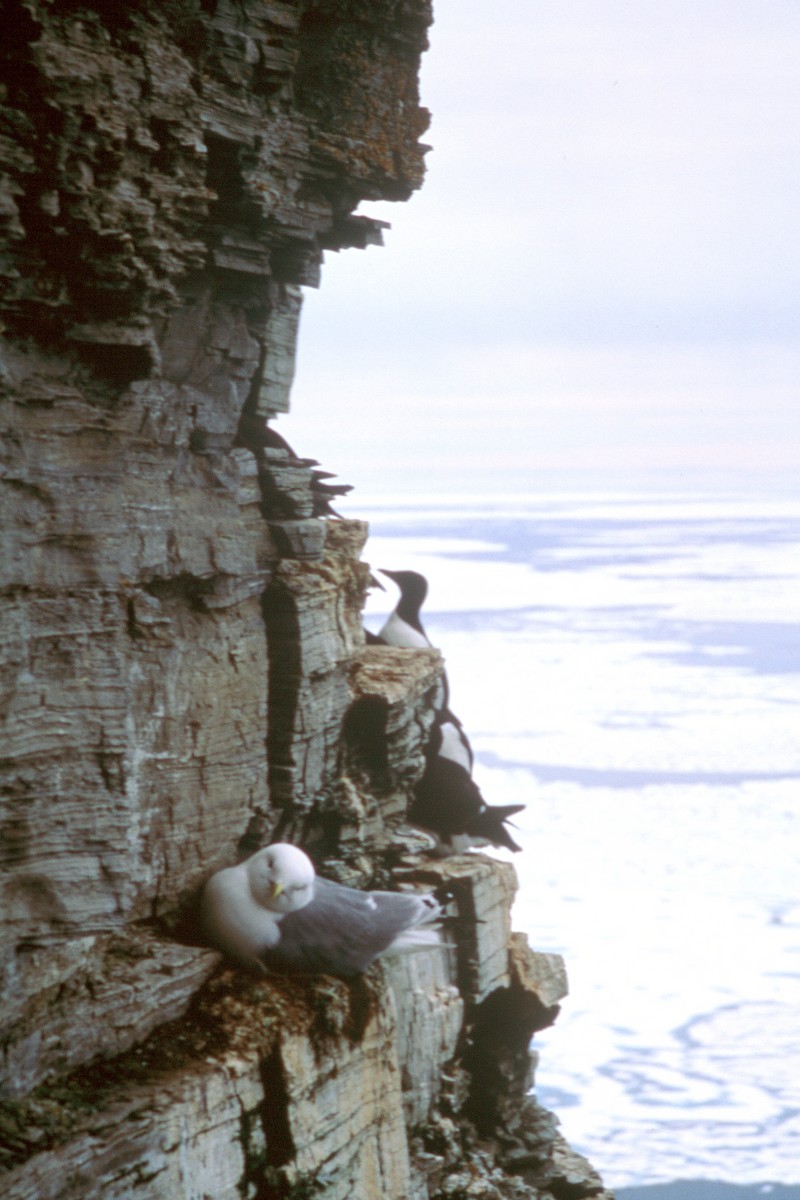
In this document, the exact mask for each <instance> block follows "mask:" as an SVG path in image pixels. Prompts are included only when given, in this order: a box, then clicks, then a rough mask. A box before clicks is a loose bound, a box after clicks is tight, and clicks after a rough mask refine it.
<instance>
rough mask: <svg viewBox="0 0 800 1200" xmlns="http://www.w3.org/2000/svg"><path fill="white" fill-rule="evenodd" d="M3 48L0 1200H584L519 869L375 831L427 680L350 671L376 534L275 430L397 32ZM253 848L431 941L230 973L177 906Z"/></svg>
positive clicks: (274, 11)
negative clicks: (523, 920) (406, 918)
mask: <svg viewBox="0 0 800 1200" xmlns="http://www.w3.org/2000/svg"><path fill="white" fill-rule="evenodd" d="M2 20H3V30H4V37H3V39H2V47H1V48H0V58H2V66H3V70H2V86H3V99H4V105H3V111H2V116H0V165H1V166H2V170H3V176H2V181H1V182H0V276H2V282H3V286H2V297H1V298H0V310H2V311H1V315H2V320H3V333H4V336H3V340H2V349H1V350H0V385H1V386H2V396H1V397H0V408H1V409H2V431H3V432H2V460H1V463H0V482H1V483H2V495H3V521H2V526H1V528H0V538H2V544H1V549H2V564H1V566H0V570H1V571H2V576H1V578H0V587H1V588H2V598H3V604H2V615H1V616H0V620H1V621H2V642H1V646H2V649H1V655H2V657H1V658H0V668H1V671H2V674H1V675H0V679H1V680H2V684H1V688H2V691H1V692H0V696H1V698H2V699H1V703H2V718H3V732H2V757H1V758H0V804H1V805H2V807H1V809H0V832H1V833H2V838H1V839H0V855H2V878H1V880H0V904H2V944H1V945H0V999H1V1000H2V1003H0V1085H1V1086H2V1098H3V1099H2V1105H1V1106H0V1170H1V1171H2V1176H1V1178H2V1183H1V1184H0V1186H2V1194H3V1196H4V1197H6V1198H7V1200H22V1198H23V1197H24V1198H29V1200H34V1198H35V1200H49V1198H52V1200H56V1198H59V1200H68V1198H72V1197H75V1198H76V1200H77V1198H78V1197H81V1198H83V1197H86V1196H87V1195H92V1196H103V1197H109V1198H112V1200H123V1198H126V1200H127V1198H129V1197H130V1198H131V1200H133V1198H134V1197H135V1198H137V1200H147V1198H149V1197H152V1198H153V1200H155V1198H156V1197H158V1198H160V1200H163V1198H164V1197H176V1198H178V1197H181V1198H183V1197H192V1198H194V1197H197V1198H198V1200H199V1198H200V1197H210V1198H213V1200H227V1198H228V1197H230V1198H231V1200H234V1198H237V1200H239V1198H242V1197H251V1198H254V1200H269V1198H271V1197H275V1198H278V1197H290V1196H294V1197H300V1196H306V1197H308V1196H314V1195H319V1196H325V1197H331V1198H333V1200H336V1198H338V1197H341V1198H342V1200H345V1198H348V1200H349V1198H350V1197H353V1196H359V1197H373V1196H375V1197H378V1196H386V1197H390V1198H392V1200H394V1198H396V1200H401V1198H403V1200H405V1198H406V1197H408V1198H413V1200H436V1198H439V1197H441V1198H442V1200H443V1198H444V1197H450V1198H452V1200H455V1198H456V1197H460V1196H475V1197H478V1196H480V1197H486V1198H489V1197H494V1196H497V1197H505V1196H509V1197H510V1196H529V1197H536V1196H538V1197H548V1196H553V1197H564V1198H566V1200H577V1198H579V1197H582V1196H595V1195H597V1196H599V1195H601V1194H603V1192H602V1184H601V1182H600V1180H599V1179H598V1178H597V1177H596V1175H595V1174H594V1173H593V1172H592V1170H591V1168H589V1167H588V1164H585V1163H584V1162H583V1160H580V1159H579V1157H577V1156H574V1155H573V1154H572V1152H571V1151H569V1149H568V1147H566V1146H565V1144H564V1143H563V1141H562V1140H561V1139H560V1137H559V1135H558V1132H557V1129H556V1127H555V1120H554V1118H552V1117H551V1116H550V1115H549V1114H547V1113H545V1112H544V1111H543V1110H541V1109H540V1108H539V1107H538V1106H537V1105H536V1103H535V1101H534V1100H532V1099H531V1098H530V1097H529V1096H528V1091H529V1087H530V1083H531V1060H530V1054H529V1050H528V1044H529V1041H530V1037H531V1036H532V1034H533V1033H534V1032H535V1031H536V1030H537V1029H541V1028H542V1027H543V1026H545V1025H546V1024H548V1023H549V1022H551V1021H552V1020H553V1018H554V1016H555V1014H556V1012H557V1009H558V1002H559V1000H560V999H561V997H562V996H563V994H564V992H565V979H564V974H563V968H562V965H561V963H560V960H558V959H557V958H555V957H554V956H552V955H538V954H534V953H532V952H531V951H530V949H529V948H528V946H527V943H526V942H525V940H524V938H521V937H520V935H511V933H510V922H509V911H510V905H511V901H512V898H513V893H514V887H515V881H514V873H513V871H512V869H511V868H510V867H508V866H504V865H502V864H499V863H497V862H494V861H492V860H490V859H487V858H484V857H481V856H473V857H467V858H459V859H453V860H450V861H447V862H439V863H437V862H435V861H430V860H429V859H428V858H426V856H425V854H424V853H420V851H421V850H423V848H424V844H425V840H424V838H422V837H421V836H420V835H417V834H414V833H413V832H412V831H410V830H409V829H408V827H407V826H406V825H405V822H404V816H405V812H406V809H407V805H408V801H409V797H410V795H411V790H412V788H413V785H414V782H415V781H416V779H417V778H418V777H419V775H420V772H421V770H422V763H423V760H422V747H423V745H424V743H425V739H426V737H427V733H428V729H429V727H430V722H431V720H432V707H431V698H432V696H433V695H434V694H435V691H436V688H437V685H438V681H439V678H440V675H441V669H442V663H441V657H440V656H439V654H438V653H437V652H436V651H418V652H412V651H402V650H393V649H390V648H384V647H377V646H366V645H365V644H364V635H363V632H362V628H361V610H362V607H363V602H364V596H365V593H366V590H367V588H368V586H369V579H370V571H369V566H368V565H367V563H365V562H363V561H362V559H361V555H362V552H363V550H364V544H365V540H366V535H367V529H366V526H365V525H364V524H363V522H359V521H353V520H341V519H339V518H337V517H336V516H335V515H333V513H334V509H333V505H332V500H334V499H335V497H336V495H337V491H338V489H337V485H336V484H331V483H329V482H328V481H327V480H328V477H327V476H326V475H325V474H324V473H323V472H321V471H320V470H319V469H318V468H317V464H315V463H314V462H313V460H310V459H306V458H301V457H299V456H298V455H297V454H296V453H295V452H294V451H293V450H292V449H291V448H290V447H288V446H287V445H286V444H285V442H283V441H282V439H281V438H279V437H278V436H277V435H275V434H274V432H273V431H272V427H271V426H269V424H268V422H269V421H270V420H271V419H272V418H273V417H274V416H275V415H276V414H278V413H280V412H282V411H285V410H286V408H287V407H288V398H289V391H290V387H291V381H292V375H293V368H294V359H295V350H296V340H297V331H298V321H299V314H300V306H301V298H302V292H301V289H302V287H303V286H309V285H311V286H314V285H315V284H316V283H317V282H318V276H319V268H320V263H321V261H322V254H323V251H324V250H326V249H327V250H338V249H342V248H344V247H348V246H350V247H359V248H362V249H363V248H364V247H365V246H367V245H368V244H370V243H372V242H378V241H380V238H381V223H380V222H376V221H372V220H370V219H368V218H366V217H362V216H359V215H355V209H356V208H357V205H358V203H359V202H360V201H361V200H362V199H369V198H389V199H396V200H402V199H405V198H407V197H408V196H409V195H410V193H411V192H412V190H413V189H414V188H416V187H417V186H418V185H419V183H420V182H421V179H422V173H423V155H424V150H425V147H424V146H422V145H421V144H420V143H419V140H418V139H419V136H420V135H421V133H422V132H423V131H424V128H425V125H426V113H425V110H424V109H421V108H420V106H419V102H418V96H417V70H418V64H419V56H420V54H421V52H422V50H423V49H424V47H425V44H426V42H425V39H426V29H427V26H428V24H429V21H430V11H429V8H428V3H427V0H298V2H296V3H292V2H288V0H285V2H281V0H252V2H251V0H237V2H236V3H233V2H228V0H219V2H216V0H161V2H160V3H159V4H155V3H152V0H137V2H135V3H131V4H126V5H121V4H118V3H116V2H112V0H85V2H81V0H69V2H64V3H61V2H60V0H5V2H4V3H3V6H2ZM310 449H311V451H312V453H313V447H312V448H310ZM277 837H280V838H284V839H287V840H294V841H298V842H302V844H303V845H304V846H306V848H307V849H308V850H309V852H310V853H311V854H312V855H313V857H314V858H315V860H316V862H317V864H318V866H319V867H320V869H321V870H323V871H324V872H325V873H326V874H328V875H330V876H331V877H334V878H337V879H339V880H341V881H342V882H347V883H350V884H354V885H365V886H392V887H413V886H421V885H425V886H427V887H435V888H437V889H438V890H439V891H440V893H441V894H442V896H446V897H447V898H448V900H447V903H448V922H447V930H448V933H447V936H448V940H449V943H450V945H449V946H448V947H447V948H445V949H439V950H430V951H425V952H421V953H418V954H416V955H414V956H412V957H409V958H406V959H402V960H392V961H386V962H384V963H381V964H378V965H377V966H375V967H374V968H372V969H371V970H370V971H369V972H368V973H367V974H366V975H365V976H364V977H363V978H360V979H357V980H355V981H351V982H345V981H342V980H338V979H333V978H329V977H311V978H303V977H299V978H298V977H282V976H279V975H269V976H266V977H264V978H263V979H261V978H256V977H251V976H249V975H247V974H246V973H245V972H243V971H241V970H239V969H236V968H233V967H231V966H229V965H227V964H225V963H224V962H222V961H221V960H220V956H219V955H218V954H217V953H216V952H214V951H212V950H210V949H208V948H207V947H205V946H203V945H202V944H200V942H199V939H198V938H197V935H196V920H195V914H196V900H197V894H198V891H199V889H200V887H201V886H202V884H203V881H204V880H205V878H206V877H207V876H208V874H209V873H210V872H211V871H213V870H215V869H217V868H218V867H220V866H222V865H225V864H227V863H230V862H232V861H234V860H235V859H236V857H237V855H243V854H246V853H248V852H250V851H251V850H252V849H253V848H255V847H257V846H259V845H261V844H264V843H265V842H267V841H269V840H271V839H274V838H277Z"/></svg>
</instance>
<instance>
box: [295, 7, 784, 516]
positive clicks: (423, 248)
mask: <svg viewBox="0 0 800 1200" xmlns="http://www.w3.org/2000/svg"><path fill="white" fill-rule="evenodd" d="M434 8H435V14H436V20H435V24H434V26H433V28H432V30H431V49H430V51H429V52H428V54H426V55H425V56H424V58H423V65H422V74H421V100H422V103H423V104H424V105H426V106H428V107H429V108H430V109H431V110H432V114H433V117H432V124H431V128H430V130H429V131H428V133H427V134H426V135H424V139H423V140H425V141H429V142H430V143H431V144H432V146H433V149H432V151H431V153H430V154H429V155H428V158H427V162H428V175H427V178H426V181H425V183H424V185H423V187H422V189H421V191H420V192H418V193H417V194H415V195H414V196H413V197H412V198H411V200H410V201H409V202H408V203H406V204H395V205H392V204H368V205H365V206H364V211H365V212H368V213H370V214H371V215H374V216H377V217H380V218H381V219H384V220H388V221H390V222H391V223H392V228H391V229H390V230H388V231H387V233H386V238H385V241H386V245H385V247H384V248H379V247H371V248H369V249H367V250H366V251H358V250H348V251H344V252H342V253H341V254H338V255H337V254H328V255H326V262H325V265H324V268H323V274H322V286H321V289H320V290H319V292H314V291H313V290H309V291H307V292H306V300H305V307H304V313H303V317H302V320H301V328H300V339H299V359H298V371H297V378H296V382H295V387H294V392H293V397H292V413H291V414H290V415H288V416H286V417H282V418H281V419H280V421H279V425H278V427H279V430H280V432H281V433H282V434H284V436H285V437H287V438H288V440H289V441H290V443H292V444H295V445H296V446H297V447H298V449H299V451H300V452H302V453H303V454H306V455H312V456H314V457H317V458H320V459H322V460H324V462H325V466H326V467H327V468H328V469H330V470H334V471H336V472H338V474H339V475H340V476H341V477H342V478H343V479H345V480H346V481H347V482H350V483H353V484H355V485H356V487H357V489H358V491H359V492H360V491H362V490H363V491H370V492H375V491H379V492H395V493H397V492H403V491H406V490H411V491H416V492H421V491H435V490H436V489H437V488H446V489H448V490H449V489H458V490H461V491H465V490H471V491H497V490H500V491H509V490H510V491H520V490H542V489H548V488H551V487H559V488H563V487H565V486H567V487H570V488H573V487H585V486H601V487H606V488H616V487H619V486H624V487H647V488H649V487H652V486H655V487H661V486H664V484H663V483H662V482H661V481H662V480H665V481H667V483H668V486H670V487H684V486H686V484H687V483H688V486H690V487H696V486H702V487H706V488H708V487H710V488H716V487H720V486H721V487H725V488H728V487H731V486H735V487H740V488H741V487H745V488H750V487H757V488H759V489H763V488H764V487H767V488H772V487H780V488H783V489H786V488H791V487H792V482H793V480H792V473H793V472H797V471H800V409H799V406H798V404H797V396H796V392H797V387H798V385H797V382H796V381H797V380H798V378H800V344H798V334H797V319H796V310H797V301H798V295H800V227H799V226H798V222H797V218H796V211H797V204H798V199H800V153H798V151H800V124H799V123H798V121H797V113H798V111H800V76H798V73H797V70H796V58H797V50H798V48H799V47H800V8H798V7H797V6H796V5H793V4H791V3H789V2H788V0H765V2H764V3H763V4H759V5H758V6H755V5H753V4H752V2H751V0H694V2H692V3H690V2H689V0H673V2H672V3H671V4H670V5H668V6H664V5H663V4H659V3H656V2H655V0H640V3H638V4H636V5H630V4H628V3H625V0H569V2H568V3H566V4H565V3H563V2H558V3H557V2H556V0H536V2H535V3H533V4H531V5H525V6H520V5H518V4H514V3H513V2H512V0H498V4H497V5H495V6H492V8H491V10H489V9H487V8H486V6H485V5H482V4H479V3H478V2H477V0H436V2H435V5H434Z"/></svg>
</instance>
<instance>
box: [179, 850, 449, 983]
mask: <svg viewBox="0 0 800 1200" xmlns="http://www.w3.org/2000/svg"><path fill="white" fill-rule="evenodd" d="M200 915H201V922H202V927H203V932H204V933H205V935H206V937H207V938H208V940H209V941H210V942H211V943H212V944H213V945H214V946H216V947H217V949H218V950H221V951H222V952H223V954H227V955H228V956H229V957H231V958H234V959H236V961H237V962H240V963H242V964H243V965H244V966H248V967H251V968H254V969H255V970H258V971H262V972H263V970H264V967H265V965H267V966H270V965H274V966H277V967H284V968H288V969H290V970H300V971H313V972H325V973H327V974H331V975H342V976H345V977H347V976H351V975H359V974H360V973H361V972H362V971H366V969H367V967H368V966H370V964H371V963H373V962H374V961H375V959H376V958H378V957H379V956H380V955H382V954H397V953H408V952H409V951H412V950H429V949H431V947H437V946H442V945H443V944H444V943H443V942H442V941H441V938H440V936H439V931H438V929H435V928H431V922H432V921H436V920H438V919H439V918H440V917H441V916H442V915H443V913H442V909H441V906H440V905H439V903H438V901H437V900H436V897H435V896H433V895H432V894H431V893H430V892H362V891H359V890H358V889H357V888H349V887H344V886H343V885H342V884H340V883H333V882H332V880H330V879H322V878H320V876H318V875H317V874H316V872H315V870H314V864H313V863H312V861H311V859H310V858H309V857H308V855H307V854H306V853H305V851H303V850H301V849H300V848H299V847H298V846H292V845H290V843H288V842H274V843H273V844H272V845H271V846H267V847H265V849H263V850H258V851H256V853H255V854H252V855H251V856H250V858H247V859H245V861H244V862H241V863H239V864H238V865H237V866H235V867H225V868H224V869H223V870H221V871H217V872H216V873H215V874H214V875H212V876H211V878H210V879H209V880H208V882H207V883H206V885H205V888H204V889H203V895H202V898H201V901H200Z"/></svg>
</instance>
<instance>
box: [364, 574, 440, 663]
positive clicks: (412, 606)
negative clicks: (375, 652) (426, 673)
mask: <svg viewBox="0 0 800 1200" xmlns="http://www.w3.org/2000/svg"><path fill="white" fill-rule="evenodd" d="M379 569H380V573H381V575H385V576H386V578H387V579H391V580H392V582H393V583H396V584H397V586H398V587H399V589H400V599H399V600H398V601H397V604H396V605H395V607H394V609H393V611H392V612H391V613H390V614H389V616H388V617H387V618H386V620H385V621H384V623H383V625H382V626H381V628H380V629H379V630H378V635H377V636H378V640H379V641H381V642H383V643H384V644H385V645H387V646H399V647H401V648H402V649H404V650H421V649H423V648H424V647H426V646H430V645H432V643H431V641H430V639H429V637H428V635H427V634H426V632H425V630H424V628H423V626H422V621H421V619H420V615H419V613H420V609H421V608H422V606H423V604H424V603H425V597H426V596H427V595H428V581H427V579H426V578H425V576H424V575H420V573H419V572H418V571H384V570H383V568H379Z"/></svg>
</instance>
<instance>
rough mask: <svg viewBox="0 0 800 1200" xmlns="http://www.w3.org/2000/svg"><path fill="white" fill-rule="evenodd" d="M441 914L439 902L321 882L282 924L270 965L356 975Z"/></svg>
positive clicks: (410, 895)
mask: <svg viewBox="0 0 800 1200" xmlns="http://www.w3.org/2000/svg"><path fill="white" fill-rule="evenodd" d="M438 915H439V909H438V906H437V905H436V903H435V901H433V900H432V899H431V898H430V897H423V896H420V895H415V894H413V893H404V892H360V891H357V890H356V889H355V888H348V887H343V886H342V885H341V884H338V883H333V882H332V881H331V880H329V879H321V878H319V877H318V878H317V880H316V883H315V889H314V899H313V900H312V901H311V903H310V904H307V905H306V906H305V908H301V909H300V910H299V911H298V912H294V913H289V914H288V915H287V916H285V917H284V918H283V920H282V921H281V924H280V933H281V936H280V941H279V942H278V945H277V946H276V947H275V948H274V949H273V950H271V951H269V953H268V954H267V955H266V956H265V959H266V961H267V962H270V961H272V962H275V963H277V964H281V965H284V966H289V967H294V968H297V969H300V970H304V971H323V972H328V973H329V974H332V975H345V976H347V975H358V974H360V973H361V972H362V971H365V970H366V969H367V967H368V966H369V965H370V963H372V962H374V960H375V959H376V958H377V957H378V955H379V954H382V953H383V952H384V951H385V950H387V949H388V947H389V946H391V944H392V942H393V941H394V939H395V938H396V937H397V936H398V935H399V934H401V933H403V932H404V931H405V930H407V929H411V928H413V927H414V926H416V925H420V924H423V923H425V922H426V921H430V920H432V919H433V918H435V917H436V916H438Z"/></svg>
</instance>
